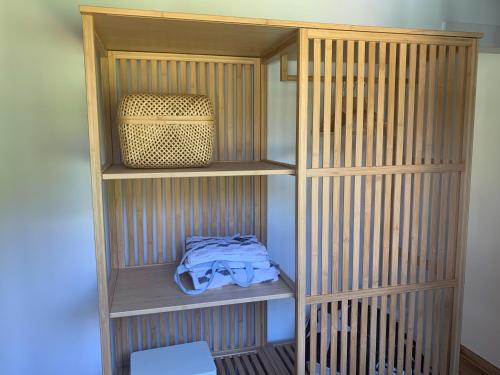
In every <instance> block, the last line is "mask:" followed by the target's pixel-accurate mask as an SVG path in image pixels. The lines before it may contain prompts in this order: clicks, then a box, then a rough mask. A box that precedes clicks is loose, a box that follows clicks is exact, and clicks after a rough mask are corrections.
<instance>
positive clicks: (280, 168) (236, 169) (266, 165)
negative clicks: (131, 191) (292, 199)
mask: <svg viewBox="0 0 500 375" xmlns="http://www.w3.org/2000/svg"><path fill="white" fill-rule="evenodd" d="M293 174H295V166H294V165H289V164H284V163H278V162H274V161H270V160H266V161H253V160H249V161H216V162H213V163H212V164H211V165H209V166H208V167H206V168H179V169H132V168H127V167H124V166H121V165H111V166H109V167H108V168H106V169H105V170H104V171H103V172H102V178H103V180H126V179H137V178H181V177H224V176H271V175H293Z"/></svg>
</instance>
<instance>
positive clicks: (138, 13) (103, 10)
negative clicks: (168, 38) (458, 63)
mask: <svg viewBox="0 0 500 375" xmlns="http://www.w3.org/2000/svg"><path fill="white" fill-rule="evenodd" d="M80 12H81V13H82V14H87V13H93V14H103V15H108V16H109V17H112V16H115V17H116V16H123V17H138V18H158V19H164V20H176V19H177V20H184V21H198V22H212V23H228V24H240V25H245V24H250V25H260V26H266V25H269V26H282V27H288V28H308V29H314V28H320V29H330V30H351V31H368V32H372V33H377V32H380V31H390V32H393V33H399V34H419V35H444V36H465V37H471V38H477V37H481V36H482V34H481V33H471V32H451V31H444V30H428V29H409V28H407V29H402V28H384V27H375V26H354V25H342V24H331V23H330V24H329V23H320V22H304V21H287V20H276V19H264V18H250V17H234V16H220V15H207V14H193V13H174V12H165V11H159V10H158V11H155V10H139V9H124V8H113V7H98V6H90V5H81V6H80Z"/></svg>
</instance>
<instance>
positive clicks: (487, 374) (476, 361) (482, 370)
mask: <svg viewBox="0 0 500 375" xmlns="http://www.w3.org/2000/svg"><path fill="white" fill-rule="evenodd" d="M462 361H463V362H466V363H467V365H468V367H470V368H473V369H474V370H475V371H477V373H478V374H484V375H500V369H499V368H498V367H496V366H495V365H494V364H492V363H490V362H488V361H487V360H486V359H484V358H483V357H481V356H479V355H477V354H476V353H474V352H473V351H472V350H470V349H469V348H466V347H465V346H463V345H461V346H460V362H462Z"/></svg>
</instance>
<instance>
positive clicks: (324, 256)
mask: <svg viewBox="0 0 500 375" xmlns="http://www.w3.org/2000/svg"><path fill="white" fill-rule="evenodd" d="M331 76H332V41H331V40H325V53H324V88H323V160H322V166H323V168H328V167H329V166H330V155H331V153H330V133H331V95H332V89H331V82H332V79H331ZM330 180H331V178H329V177H323V179H322V182H323V186H322V197H321V199H322V208H321V213H322V217H321V293H322V294H326V293H328V290H329V288H328V269H329V263H330V262H329V254H328V250H329V245H330V244H329V239H330V220H329V219H330ZM327 319H328V304H327V303H322V304H321V350H320V372H321V374H322V375H324V374H326V364H327V358H326V355H327V342H328V341H327V339H328V335H327V332H328V330H327V326H326V325H327Z"/></svg>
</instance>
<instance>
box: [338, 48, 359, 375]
mask: <svg viewBox="0 0 500 375" xmlns="http://www.w3.org/2000/svg"><path fill="white" fill-rule="evenodd" d="M354 46H355V44H354V41H352V40H349V41H348V42H347V63H346V69H347V72H346V74H347V76H346V95H345V97H346V109H345V113H346V124H345V157H344V166H345V167H350V166H352V129H353V127H352V126H353V110H354ZM337 110H338V109H337ZM343 201H344V210H343V211H344V212H343V217H344V219H343V233H342V290H343V291H348V290H349V288H350V286H349V281H350V276H351V274H350V263H349V260H350V253H351V225H350V224H351V177H350V176H345V177H344V198H343ZM348 311H349V310H348V302H347V301H346V300H343V301H342V337H341V364H340V369H341V371H340V372H341V373H343V374H346V373H347V352H348V350H347V345H348V341H347V335H348V332H347V330H348V316H347V315H348Z"/></svg>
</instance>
